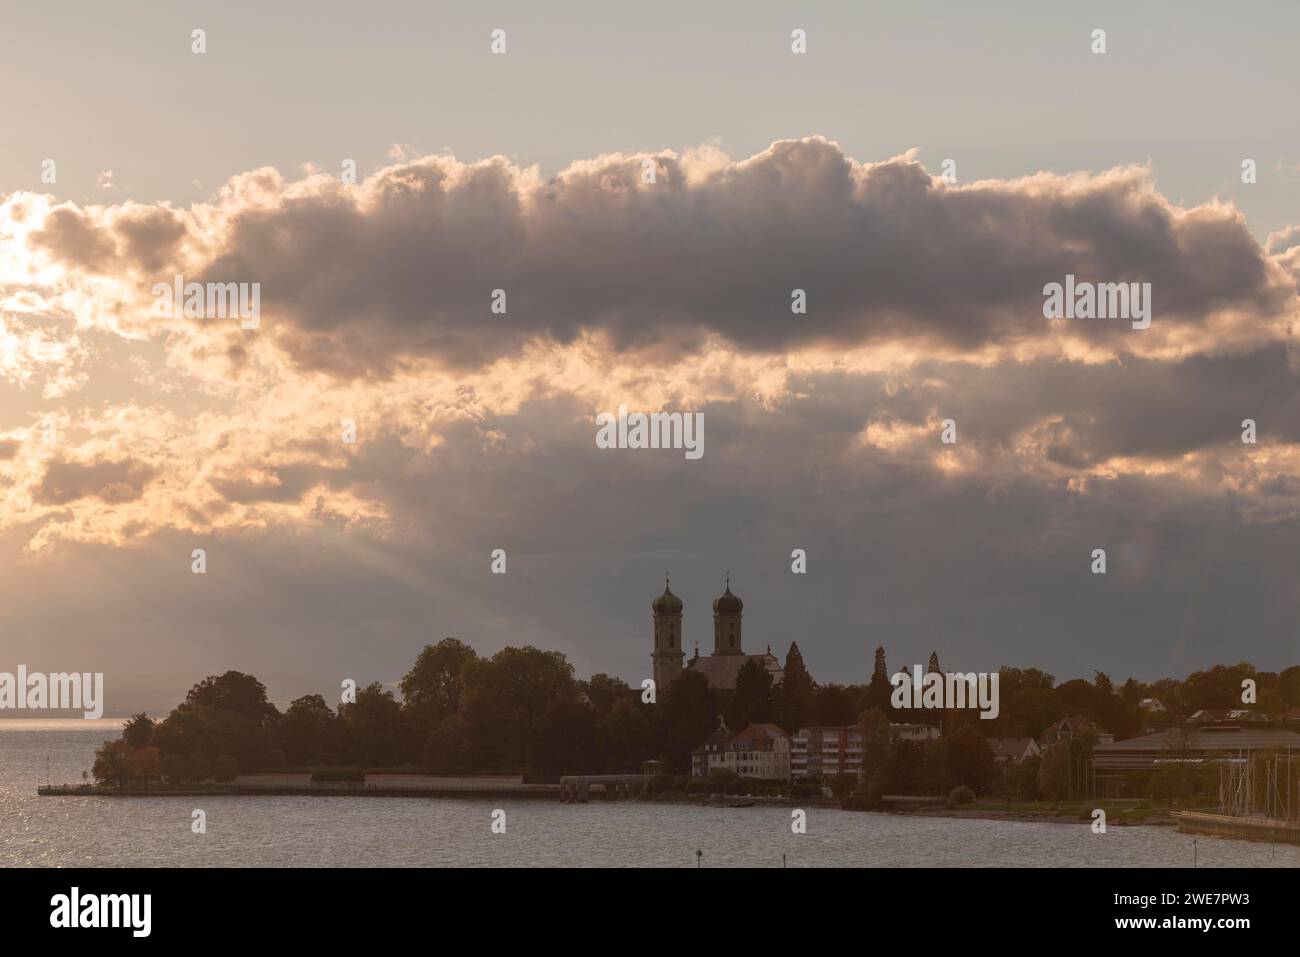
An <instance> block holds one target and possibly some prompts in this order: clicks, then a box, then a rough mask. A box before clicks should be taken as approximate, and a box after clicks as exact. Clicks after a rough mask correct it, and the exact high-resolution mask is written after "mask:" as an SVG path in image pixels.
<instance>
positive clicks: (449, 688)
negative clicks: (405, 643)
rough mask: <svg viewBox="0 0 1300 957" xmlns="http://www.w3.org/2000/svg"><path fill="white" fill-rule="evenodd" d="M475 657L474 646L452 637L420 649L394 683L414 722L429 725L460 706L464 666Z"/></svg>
mask: <svg viewBox="0 0 1300 957" xmlns="http://www.w3.org/2000/svg"><path fill="white" fill-rule="evenodd" d="M477 660H478V654H477V653H476V652H475V651H474V649H473V648H471V647H470V646H469V645H467V644H465V643H464V642H463V641H459V640H457V639H455V638H444V639H442V641H440V642H438V643H437V644H436V645H425V646H424V648H422V649H421V650H420V653H419V655H417V656H416V659H415V664H414V665H412V666H411V670H410V671H408V672H407V673H406V676H405V677H404V678H402V680H401V682H400V683H399V685H398V687H399V688H400V689H401V692H402V704H403V705H404V706H405V707H406V708H407V709H409V710H410V711H411V713H412V714H413V715H414V716H415V717H416V719H417V723H418V724H420V725H421V726H424V727H427V728H432V727H434V726H435V725H437V724H438V723H439V722H441V721H442V720H443V719H444V718H446V717H447V716H448V715H452V714H455V713H456V712H457V711H459V710H460V703H461V699H462V696H463V694H464V687H465V685H464V676H463V675H464V671H465V666H466V665H467V664H469V663H470V662H472V661H477Z"/></svg>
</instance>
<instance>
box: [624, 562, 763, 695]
mask: <svg viewBox="0 0 1300 957" xmlns="http://www.w3.org/2000/svg"><path fill="white" fill-rule="evenodd" d="M744 607H745V605H744V603H743V602H742V601H741V600H740V599H739V598H737V597H736V596H735V595H733V594H732V593H731V578H730V577H728V578H727V585H726V591H724V592H723V593H722V595H721V596H719V597H718V598H717V599H715V600H714V602H713V654H711V655H708V656H707V657H703V658H701V657H700V648H699V645H698V643H697V644H696V647H695V657H693V658H691V659H690V661H687V662H686V663H685V665H683V664H682V659H683V658H685V657H686V653H685V651H684V650H683V648H682V600H681V599H680V598H678V597H677V596H676V595H674V594H673V593H672V589H670V588H669V587H668V581H667V579H665V580H664V593H663V594H662V595H660V596H659V597H658V598H656V599H655V600H654V601H653V602H651V603H650V610H651V611H652V612H653V613H654V633H655V635H654V651H653V652H652V653H651V655H650V657H651V659H652V660H653V661H654V679H655V687H656V688H659V689H660V690H663V689H666V688H667V687H668V686H669V685H671V684H672V682H673V679H674V678H676V677H677V676H678V675H679V674H681V673H682V671H683V670H689V671H697V672H699V673H700V674H702V675H704V677H705V679H707V681H708V682H709V687H710V688H712V689H713V690H715V691H734V690H735V689H736V676H737V675H738V674H740V669H741V668H743V667H744V666H745V664H746V662H749V661H753V660H757V661H758V662H759V664H761V665H762V666H763V667H764V668H766V669H767V671H768V673H769V674H770V675H771V676H772V683H773V684H780V683H781V676H782V670H781V663H780V661H778V660H777V657H776V655H774V654H772V647H771V645H769V646H768V649H767V651H766V653H764V654H761V655H747V654H745V650H744V646H743V645H742V644H741V630H740V618H741V612H742V611H743V610H744Z"/></svg>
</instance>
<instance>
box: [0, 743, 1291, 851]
mask: <svg viewBox="0 0 1300 957" xmlns="http://www.w3.org/2000/svg"><path fill="white" fill-rule="evenodd" d="M119 727H120V723H119V722H116V721H101V722H90V721H0V866H10V867H12V866H18V865H38V866H128V867H129V866H145V867H203V866H271V867H336V866H344V867H347V866H357V867H371V866H383V865H396V866H409V867H477V866H506V867H537V866H561V867H563V866H580V867H629V866H650V867H694V866H695V865H696V857H695V852H696V850H697V849H698V850H702V851H704V858H703V866H705V867H726V866H755V867H780V866H781V855H782V854H785V855H786V860H787V862H788V865H789V866H791V867H827V866H848V867H917V866H947V867H968V866H993V867H1038V866H1065V867H1126V866H1143V865H1145V866H1156V867H1160V866H1166V867H1190V866H1191V865H1192V853H1193V847H1192V841H1193V838H1192V837H1191V836H1190V835H1183V834H1179V833H1178V832H1177V831H1176V830H1175V829H1174V828H1171V827H1112V828H1111V829H1110V830H1109V831H1108V832H1107V833H1106V834H1093V833H1092V831H1091V830H1090V829H1089V827H1088V824H1087V823H1086V822H1080V823H1079V824H1077V825H1076V824H1037V823H1021V822H1012V821H973V820H954V819H946V818H928V817H905V816H899V815H891V814H864V813H858V812H850V811H839V810H831V809H822V808H809V809H808V832H807V833H806V834H792V833H791V832H790V810H789V809H788V808H758V807H751V808H707V807H686V806H681V805H668V804H649V803H645V804H642V803H638V802H635V801H624V802H618V803H593V804H561V803H560V802H559V801H558V800H555V799H547V800H536V799H531V800H529V799H504V798H483V799H475V798H471V799H451V798H433V799H427V798H353V797H328V798H309V797H282V798H281V797H276V798H271V797H267V798H261V797H257V798H251V797H205V798H161V797H160V798H152V797H150V798H93V797H84V798H83V797H44V798H43V797H37V795H36V788H37V785H38V784H42V783H44V782H45V779H46V767H47V758H48V767H49V776H50V779H51V780H52V781H53V782H54V783H55V784H60V783H75V782H79V781H80V780H81V772H82V770H83V769H89V768H90V766H91V763H92V762H93V760H94V758H93V751H94V749H95V747H96V746H97V745H98V744H99V743H100V742H101V741H103V740H104V739H105V738H115V737H117V734H118V729H119ZM195 808H201V809H202V810H203V811H205V812H206V814H207V828H208V830H207V833H206V834H193V833H191V831H190V822H191V812H192V811H193V810H194V809H195ZM496 808H501V809H503V810H504V811H505V812H506V833H505V834H493V833H492V830H491V823H492V812H493V810H494V809H496ZM1196 856H1197V859H1198V863H1199V864H1200V866H1202V867H1226V866H1231V867H1300V847H1295V846H1287V845H1281V846H1278V847H1276V848H1274V847H1270V846H1269V845H1267V844H1253V843H1249V842H1245V841H1230V840H1222V839H1217V838H1208V837H1200V838H1197V839H1196Z"/></svg>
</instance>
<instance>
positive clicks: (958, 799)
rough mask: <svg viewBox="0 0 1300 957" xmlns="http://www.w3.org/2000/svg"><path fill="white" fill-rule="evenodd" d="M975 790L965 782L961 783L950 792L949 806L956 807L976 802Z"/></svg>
mask: <svg viewBox="0 0 1300 957" xmlns="http://www.w3.org/2000/svg"><path fill="white" fill-rule="evenodd" d="M974 803H975V792H974V791H972V790H971V789H970V788H968V787H967V786H966V785H964V784H959V785H957V787H955V788H953V789H952V790H951V791H950V792H948V806H949V807H956V806H957V805H959V804H974Z"/></svg>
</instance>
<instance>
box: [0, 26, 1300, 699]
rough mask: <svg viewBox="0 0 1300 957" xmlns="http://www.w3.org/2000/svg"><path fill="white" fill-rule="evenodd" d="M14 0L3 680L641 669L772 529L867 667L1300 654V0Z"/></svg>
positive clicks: (0, 199) (757, 621)
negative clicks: (1243, 1) (1113, 289)
mask: <svg viewBox="0 0 1300 957" xmlns="http://www.w3.org/2000/svg"><path fill="white" fill-rule="evenodd" d="M0 14H2V15H3V19H4V22H5V24H6V27H5V30H4V31H3V34H0V64H2V65H0V71H2V74H0V75H3V77H4V79H5V80H6V81H7V82H6V83H5V87H6V89H8V90H9V91H10V93H9V95H8V96H7V98H6V101H5V105H4V116H5V119H4V122H3V124H0V568H3V570H4V574H3V575H2V576H0V608H2V609H3V611H2V613H0V614H2V615H3V618H0V670H6V671H13V670H14V669H15V668H16V666H17V665H18V664H26V665H27V666H28V667H29V668H31V669H33V670H38V669H39V670H51V671H62V670H77V671H104V672H105V674H106V682H107V686H108V695H109V702H108V707H109V709H110V711H113V710H116V708H127V709H129V708H130V707H133V706H135V705H137V704H140V703H145V704H147V705H148V706H149V707H151V708H159V707H165V706H166V705H167V704H169V703H171V702H173V701H174V700H176V699H177V698H179V697H180V695H181V694H182V693H183V692H184V690H185V689H186V688H187V687H188V685H189V684H190V683H191V682H192V681H193V680H194V679H195V678H197V677H200V676H202V675H203V674H207V673H210V672H220V671H224V670H227V669H229V668H234V669H237V670H242V671H248V672H252V673H254V674H257V675H258V676H260V677H262V678H263V680H264V681H266V683H267V684H268V686H269V687H270V690H271V692H272V696H273V697H275V698H276V699H277V700H280V701H285V700H287V699H288V697H290V696H292V695H295V694H300V693H304V692H306V691H321V692H325V691H327V690H329V689H331V688H334V687H337V686H338V683H339V682H340V681H341V680H342V679H343V678H353V679H355V680H357V681H358V682H361V683H366V682H369V681H372V680H377V681H382V682H387V683H392V682H395V681H397V680H398V679H399V678H400V677H401V675H402V674H403V673H404V672H405V671H406V669H407V668H408V667H409V665H410V663H411V662H412V661H413V660H414V658H415V655H416V654H417V653H418V650H419V648H420V647H421V646H422V645H423V644H425V643H426V642H433V641H437V640H438V639H440V638H442V637H444V636H448V635H454V636H456V637H458V638H460V639H462V640H464V641H466V642H468V643H469V644H471V645H473V646H474V647H475V648H476V649H478V650H479V651H480V652H481V653H484V654H491V653H493V652H495V651H496V650H498V649H500V648H501V647H503V646H505V645H508V644H515V645H519V644H533V645H536V646H538V647H542V648H547V649H554V650H558V651H562V652H563V653H565V654H566V655H567V656H568V657H569V659H570V661H571V662H572V663H573V664H574V666H575V669H576V670H577V673H578V674H579V676H584V677H585V676H587V675H590V674H593V673H597V672H605V673H610V674H615V675H619V676H621V677H623V678H625V679H627V680H628V681H631V682H633V683H639V681H640V680H641V678H643V677H646V676H648V675H649V674H650V670H649V669H650V658H649V652H650V650H651V642H652V631H651V617H650V609H649V603H650V601H651V600H652V599H653V598H654V597H655V596H656V595H657V594H658V593H659V592H660V591H661V590H662V587H663V577H664V575H665V573H671V576H672V587H673V591H674V592H675V593H677V594H678V595H680V596H681V597H682V598H683V600H684V602H685V618H684V626H683V634H684V640H685V644H686V647H687V649H688V651H689V650H692V649H693V646H694V645H695V643H697V642H698V643H699V645H700V648H701V651H702V652H703V653H706V654H707V653H708V651H709V650H711V633H712V628H711V613H710V609H709V605H710V603H711V601H712V599H713V598H715V597H716V596H717V595H718V594H719V593H720V592H721V590H722V586H723V580H724V576H725V575H727V574H728V573H730V575H731V581H732V586H733V590H734V591H735V592H736V593H737V594H739V595H740V596H741V597H742V598H743V599H744V601H745V619H744V636H745V637H744V641H745V645H746V649H747V650H750V651H761V650H764V648H766V647H767V646H769V645H770V646H771V648H772V650H773V651H774V652H776V653H777V654H779V655H780V656H781V657H784V655H785V652H786V650H787V649H788V647H789V644H790V642H791V641H795V640H797V641H798V643H799V646H800V648H801V650H802V652H803V654H804V657H805V659H806V660H807V662H808V664H809V667H810V669H811V670H812V672H813V674H814V676H815V677H816V678H818V679H820V680H822V681H841V682H852V681H861V680H864V679H865V677H866V676H867V675H868V674H869V672H870V667H871V661H872V657H873V653H874V649H875V647H876V646H877V645H884V646H885V648H886V652H887V654H888V658H889V662H890V664H891V666H893V667H898V668H902V667H907V666H910V665H911V664H914V663H919V662H924V661H925V660H926V659H927V657H928V655H929V653H930V651H931V650H935V651H938V653H939V655H940V659H941V662H942V663H943V664H944V665H945V667H960V668H962V669H963V670H976V671H979V670H994V669H996V668H997V667H999V666H1000V665H1017V666H1036V667H1042V668H1044V669H1045V670H1048V671H1050V672H1052V673H1053V674H1056V675H1057V676H1058V678H1060V679H1062V680H1064V679H1067V678H1070V677H1076V676H1083V677H1091V675H1092V672H1093V671H1094V670H1102V671H1105V672H1107V673H1108V674H1110V675H1111V677H1112V678H1114V679H1116V680H1117V681H1118V680H1123V678H1125V677H1128V676H1129V675H1134V676H1136V677H1138V678H1141V679H1147V680H1150V679H1155V678H1157V677H1161V676H1163V675H1184V674H1186V673H1187V672H1189V671H1191V670H1193V669H1196V668H1201V667H1206V666H1209V665H1212V664H1215V663H1220V662H1235V661H1238V660H1242V659H1245V660H1249V661H1252V662H1254V663H1255V664H1256V665H1257V666H1259V667H1260V668H1263V669H1268V670H1276V669H1279V668H1282V667H1286V666H1288V665H1292V664H1296V663H1298V662H1300V642H1298V640H1297V638H1298V635H1297V624H1296V623H1297V620H1300V576H1298V575H1297V570H1296V563H1295V556H1296V554H1297V531H1300V479H1297V469H1296V466H1297V464H1298V463H1300V445H1298V443H1300V388H1298V387H1300V378H1298V377H1300V355H1298V354H1297V351H1296V343H1295V337H1294V330H1295V324H1296V320H1297V312H1298V303H1297V281H1298V280H1300V129H1298V128H1297V126H1296V124H1295V122H1294V112H1295V110H1294V91H1295V90H1296V89H1297V88H1300V83H1298V82H1297V80H1300V77H1298V76H1297V73H1300V66H1298V65H1297V60H1296V58H1295V57H1294V55H1293V51H1292V50H1291V49H1290V48H1291V45H1292V40H1293V38H1294V37H1295V36H1296V35H1297V28H1300V7H1296V6H1295V5H1294V4H1284V3H1279V4H1259V5H1255V6H1252V7H1251V8H1249V9H1248V10H1242V9H1240V8H1236V7H1230V6H1227V5H1220V4H1201V3H1177V4H1173V3H1147V4H1142V5H1141V6H1140V7H1139V8H1138V9H1132V7H1131V5H1129V4H1106V3H1098V4H1088V5H1087V6H1086V8H1085V7H1083V6H1079V7H1077V8H1075V7H1073V6H1067V5H1063V4H1061V5H1047V4H1041V3H1002V4H998V5H996V7H988V6H980V7H978V8H970V5H968V4H957V3H952V4H938V3H915V2H913V3H877V4H871V3H863V4H831V3H824V4H804V5H799V4H788V3H762V2H759V3H754V2H750V3H743V4H742V3H730V2H720V3H715V4H709V5H707V6H704V7H701V6H699V5H694V4H682V3H662V4H656V5H654V6H653V7H627V8H618V9H611V8H610V7H609V5H607V4H594V3H593V4H587V3H572V4H561V5H538V4H535V3H533V4H523V3H520V4H493V3H485V4H474V5H459V6H452V5H442V4H428V3H410V4H405V3H384V2H375V3H369V4H365V5H361V6H358V5H356V4H342V3H312V4H303V3H293V2H283V3H277V4H275V5H262V4H251V3H222V4H209V3H185V4H176V3H152V2H136V3H131V4H124V5H113V6H107V5H99V4H91V3H84V4H67V5H60V6H58V7H49V6H48V5H39V4H19V3H12V2H8V0H0ZM195 29H202V30H204V31H205V36H204V39H205V42H206V50H205V52H203V53H196V52H194V51H193V43H194V40H193V37H192V31H193V30H195ZM498 29H499V30H503V31H504V33H505V44H506V50H505V53H503V54H494V53H493V52H492V50H491V44H492V32H493V31H494V30H498ZM796 29H799V30H803V31H805V34H806V50H807V52H806V53H802V54H796V53H794V52H793V51H792V49H791V44H792V39H791V33H792V31H793V30H796ZM1096 29H1104V30H1105V32H1106V37H1105V38H1106V51H1105V53H1101V54H1099V53H1094V52H1092V47H1093V44H1094V42H1095V41H1094V40H1093V31H1094V30H1096ZM1246 160H1252V161H1253V166H1254V169H1255V176H1254V182H1249V183H1248V182H1243V176H1242V164H1243V162H1244V161H1246ZM48 161H52V163H53V166H51V165H50V162H48ZM348 161H351V163H352V164H355V172H356V175H355V181H351V180H350V178H349V177H348V176H347V175H345V171H346V168H347V165H348ZM945 161H950V162H949V163H945ZM647 169H652V170H653V171H654V174H655V175H654V181H653V182H646V181H645V176H644V172H645V171H646V170H647ZM51 170H52V171H53V176H52V177H51ZM945 172H949V173H950V175H949V176H947V177H946V178H945V175H944V174H945ZM178 274H180V275H183V276H184V277H185V278H186V279H187V280H194V281H199V282H238V283H250V284H251V283H257V284H259V290H260V310H261V312H260V320H259V323H258V325H257V327H256V328H254V329H246V328H241V325H240V323H239V322H238V321H237V320H232V319H229V318H215V317H186V316H185V315H183V314H181V315H160V314H159V312H158V310H157V308H156V307H157V303H158V296H157V295H156V294H155V292H154V289H155V285H156V284H158V283H160V282H161V283H166V284H170V283H171V282H172V279H173V277H174V276H175V275H178ZM1067 274H1068V275H1075V276H1077V277H1078V278H1079V280H1080V281H1091V282H1115V283H1118V282H1124V283H1138V284H1142V283H1150V290H1151V292H1150V296H1151V300H1150V301H1151V303H1152V317H1153V318H1152V322H1151V325H1150V327H1149V328H1146V329H1134V328H1132V327H1131V325H1130V323H1128V322H1127V321H1122V320H1120V321H1117V320H1102V319H1085V318H1077V319H1059V320H1049V319H1046V318H1044V314H1043V303H1044V286H1045V284H1047V283H1051V282H1063V281H1064V279H1065V276H1066V275H1067ZM495 289H502V290H504V291H505V293H506V302H507V307H506V311H505V313H504V314H501V313H497V312H493V311H492V309H491V301H492V291H493V290H495ZM795 289H802V290H804V291H805V294H806V300H807V312H806V314H798V315H797V314H794V313H792V311H791V295H792V290H795ZM620 405H627V406H628V407H629V408H630V409H631V410H633V411H646V412H650V411H661V410H662V411H680V412H688V413H702V414H703V419H704V423H705V426H704V435H705V452H704V454H703V456H702V457H700V458H699V459H696V460H691V459H687V458H686V457H685V456H684V455H682V453H681V452H680V451H678V450H670V449H657V450H640V449H600V448H597V446H596V442H595V434H596V421H595V420H596V416H597V415H598V413H600V412H602V411H616V410H617V409H618V407H619V406H620ZM1247 418H1250V419H1253V420H1255V422H1256V423H1257V433H1258V435H1257V441H1256V442H1255V443H1254V444H1246V443H1243V441H1242V422H1243V420H1244V419H1247ZM947 419H951V420H952V421H953V423H954V426H955V432H956V436H957V440H956V442H955V443H953V444H945V443H943V442H942V441H941V438H940V436H941V432H942V429H943V423H944V420H947ZM348 422H351V423H355V430H356V441H355V442H348V441H344V432H345V431H346V425H345V424H346V423H348ZM196 548H201V549H203V550H204V552H205V556H206V571H205V573H204V574H201V575H200V574H194V573H193V571H192V562H193V558H192V556H193V551H194V549H196ZM498 548H500V549H504V551H505V554H506V556H507V559H506V561H507V566H506V567H507V570H506V573H505V574H493V572H492V570H491V553H492V551H493V550H494V549H498ZM1097 548H1102V549H1104V550H1105V551H1106V557H1107V563H1108V567H1107V572H1106V574H1105V575H1097V574H1093V571H1092V566H1093V561H1094V559H1093V551H1094V549H1097ZM794 549H803V550H804V551H805V552H806V554H807V572H806V574H794V573H792V571H791V564H792V559H791V554H792V551H793V550H794ZM115 688H116V689H120V691H118V693H117V697H116V700H115V695H114V689H115ZM115 706H116V708H115Z"/></svg>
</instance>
